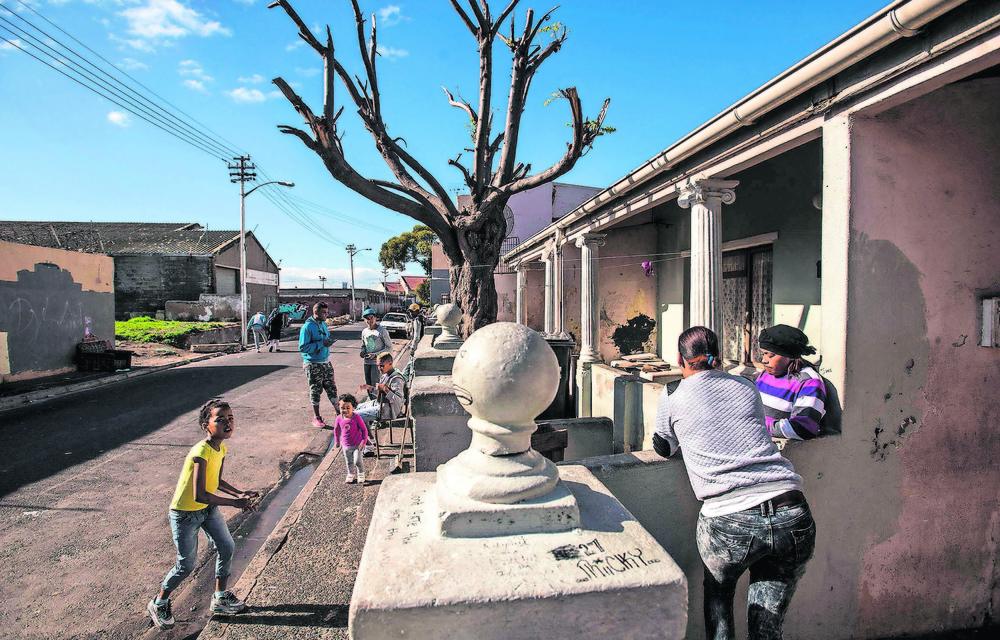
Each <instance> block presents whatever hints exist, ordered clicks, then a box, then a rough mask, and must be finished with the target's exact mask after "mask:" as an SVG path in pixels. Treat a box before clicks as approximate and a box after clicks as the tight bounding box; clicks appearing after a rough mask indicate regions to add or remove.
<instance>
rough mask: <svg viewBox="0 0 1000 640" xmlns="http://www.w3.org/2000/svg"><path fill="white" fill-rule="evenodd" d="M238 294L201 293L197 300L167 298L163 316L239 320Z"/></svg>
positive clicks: (207, 320)
mask: <svg viewBox="0 0 1000 640" xmlns="http://www.w3.org/2000/svg"><path fill="white" fill-rule="evenodd" d="M241 303H242V299H241V298H240V296H238V295H235V296H219V295H215V294H205V293H203V294H201V295H200V296H199V297H198V300H197V301H193V300H191V301H189V300H167V302H166V304H165V306H164V317H165V318H166V319H167V320H182V321H187V322H193V321H200V322H233V321H236V322H238V321H240V317H241V316H240V304H241Z"/></svg>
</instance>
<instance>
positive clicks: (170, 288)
mask: <svg viewBox="0 0 1000 640" xmlns="http://www.w3.org/2000/svg"><path fill="white" fill-rule="evenodd" d="M239 237H240V232H239V231H209V230H208V229H206V228H204V227H202V226H201V225H199V224H197V223H164V222H26V221H3V222H0V240H5V241H7V242H15V243H20V244H27V245H32V246H36V247H48V248H53V249H64V250H68V251H79V252H82V253H96V254H105V255H109V256H111V257H112V258H113V259H114V265H115V275H114V288H115V317H116V318H117V319H124V318H129V317H131V316H134V315H143V314H153V313H156V312H157V311H159V310H162V309H164V308H165V307H166V302H167V301H168V300H198V299H199V296H201V295H202V294H215V295H220V296H233V295H239V294H240V277H239V273H240V249H239ZM246 239H247V240H246V242H247V300H248V305H249V307H250V310H257V309H271V308H273V307H274V306H276V305H277V303H278V265H277V264H276V263H275V262H274V260H272V259H271V257H270V256H269V255H268V254H267V252H266V251H265V250H264V248H263V246H262V245H261V244H260V242H259V241H258V240H257V238H256V236H254V234H253V233H252V232H247V234H246Z"/></svg>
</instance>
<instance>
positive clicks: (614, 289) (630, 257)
mask: <svg viewBox="0 0 1000 640" xmlns="http://www.w3.org/2000/svg"><path fill="white" fill-rule="evenodd" d="M636 218H638V219H635V218H633V219H630V220H629V222H630V226H628V227H624V228H611V229H608V231H607V238H606V240H605V245H604V246H603V247H601V248H600V251H599V254H598V255H599V258H600V260H599V265H600V269H599V275H598V303H599V305H600V309H599V317H598V344H597V350H598V353H600V355H601V358H602V359H603V360H604V362H611V361H612V360H614V359H616V358H618V357H620V356H621V355H622V349H621V348H622V347H624V346H626V345H628V344H633V345H636V346H637V351H634V352H638V353H641V352H647V353H652V352H654V351H655V348H656V344H657V327H658V323H657V322H656V317H657V309H656V299H657V281H656V278H655V277H649V278H647V277H646V275H645V273H644V272H643V270H642V266H641V263H642V262H643V261H645V260H648V259H649V257H650V255H651V254H653V253H654V252H655V251H656V233H655V231H654V229H655V226H654V225H653V224H652V218H651V217H650V216H649V215H648V214H647V215H640V216H636ZM576 281H577V282H579V278H577V280H576ZM616 332H617V333H616ZM630 352H633V351H630ZM594 415H598V414H596V413H595V414H594Z"/></svg>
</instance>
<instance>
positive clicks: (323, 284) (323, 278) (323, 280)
mask: <svg viewBox="0 0 1000 640" xmlns="http://www.w3.org/2000/svg"><path fill="white" fill-rule="evenodd" d="M319 285H320V286H319V288H320V289H326V276H320V277H319Z"/></svg>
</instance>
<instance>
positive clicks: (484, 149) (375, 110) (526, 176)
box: [268, 0, 611, 335]
mask: <svg viewBox="0 0 1000 640" xmlns="http://www.w3.org/2000/svg"><path fill="white" fill-rule="evenodd" d="M449 1H450V2H451V5H452V7H454V9H455V11H456V12H457V13H458V15H459V17H460V18H461V19H462V22H463V23H464V24H465V26H466V27H468V29H469V31H470V32H471V33H472V35H473V36H474V37H475V38H476V41H477V43H478V49H479V100H478V103H477V104H476V106H473V105H472V104H471V103H470V102H468V101H466V100H464V99H462V98H461V96H459V97H458V98H457V99H456V98H455V97H454V96H453V95H452V94H451V93H450V92H449V91H448V90H447V89H445V90H444V93H445V95H446V96H447V98H448V102H449V103H450V104H451V105H452V106H454V107H457V108H459V109H461V110H462V111H464V112H465V113H466V114H467V115H468V118H469V120H470V127H471V129H472V140H473V145H472V148H471V149H467V151H471V152H472V154H473V155H472V159H471V162H469V163H468V166H466V165H464V164H462V163H461V159H462V154H461V153H459V154H458V156H457V157H456V158H455V159H454V160H449V161H448V164H449V165H451V166H454V167H456V168H457V169H458V170H459V171H461V173H462V176H463V178H464V181H465V185H466V186H467V187H468V189H469V193H470V195H471V198H469V204H468V205H466V206H464V207H463V208H461V209H460V208H459V207H458V206H457V205H456V204H455V203H454V202H453V201H452V199H451V196H450V195H449V194H448V192H447V191H446V190H445V189H444V187H442V186H441V183H440V182H439V181H438V180H437V178H435V177H434V175H432V174H431V172H430V171H428V170H427V169H426V168H424V166H423V165H422V164H421V163H420V162H418V161H417V160H416V159H415V158H414V157H413V156H412V155H411V154H410V152H409V151H408V150H407V149H406V143H405V141H404V140H403V139H402V138H398V137H396V138H394V137H392V136H391V135H389V132H388V131H387V128H386V124H385V121H384V120H383V119H382V107H381V102H380V100H381V98H380V93H379V85H378V74H377V72H376V64H375V63H376V59H377V56H378V41H377V30H376V24H375V16H374V15H372V17H371V28H370V30H369V34H368V38H367V43H366V37H365V20H364V17H363V16H362V13H361V8H360V7H359V6H358V2H357V0H351V5H352V6H353V7H354V20H355V23H356V25H357V38H358V45H359V47H360V50H361V59H362V61H363V62H364V69H365V79H364V80H362V79H361V78H359V77H357V76H352V75H351V74H349V73H348V72H347V71H346V70H345V69H344V67H343V66H342V65H341V64H340V62H339V61H338V60H337V59H336V57H335V56H334V47H333V37H332V35H331V34H330V28H329V26H328V27H327V29H326V44H325V45H324V44H322V43H321V42H320V41H319V40H318V39H317V38H316V37H315V36H314V35H313V33H312V32H311V31H310V30H309V28H308V27H307V26H306V25H305V23H304V22H303V21H302V19H301V18H300V17H299V16H298V14H297V13H296V12H295V10H294V9H292V7H291V5H290V4H289V3H288V1H287V0H277V1H276V2H273V3H271V4H270V5H268V7H269V8H274V7H281V8H282V9H284V10H285V13H287V14H288V16H289V17H290V18H291V19H292V21H293V22H294V23H295V24H296V26H298V28H299V37H301V38H302V39H303V40H305V42H306V43H307V44H308V45H309V46H311V47H312V48H313V49H314V50H315V51H316V52H317V53H318V54H319V55H320V56H321V57H322V58H323V61H324V72H325V73H324V75H323V82H324V104H323V113H322V114H321V115H319V116H317V115H316V114H314V113H313V112H312V110H311V109H310V108H309V107H308V106H307V105H306V104H305V102H304V101H303V100H302V98H300V97H299V96H298V95H296V93H295V92H294V91H293V90H292V88H291V87H290V86H289V85H288V83H287V82H285V81H284V80H283V79H281V78H275V79H274V81H273V82H274V84H275V85H277V87H278V89H280V90H281V92H282V93H283V94H284V95H285V97H286V98H287V99H288V101H289V102H291V103H292V106H294V107H295V110H296V111H298V112H299V114H300V115H301V116H302V118H303V119H304V120H305V122H306V124H307V125H308V127H309V132H310V133H311V135H310V133H307V132H306V131H303V130H301V129H296V128H294V127H288V126H280V127H279V129H280V130H281V131H282V133H288V134H292V135H295V136H298V137H299V139H301V140H302V142H303V143H305V145H306V146H307V147H309V148H310V149H312V150H313V151H314V152H315V153H316V154H317V155H319V157H320V158H322V160H323V163H324V164H325V165H326V168H327V170H328V171H329V172H330V174H331V175H332V176H333V177H334V179H336V180H337V181H338V182H340V183H342V184H343V185H345V186H346V187H348V188H349V189H352V190H353V191H355V192H357V193H359V194H361V195H362V196H364V197H365V198H367V199H368V200H371V201H372V202H374V203H376V204H380V205H382V206H383V207H386V208H388V209H391V210H393V211H396V212H398V213H401V214H403V215H406V216H409V217H411V218H413V219H414V220H417V221H418V222H420V223H422V224H425V225H427V226H428V227H429V228H430V229H431V230H432V231H433V232H434V234H435V235H436V236H437V237H438V238H439V239H440V241H441V248H442V249H443V250H444V253H445V255H446V256H447V257H448V260H449V261H450V262H451V270H450V274H449V277H450V280H451V289H452V295H453V296H454V298H453V299H454V301H455V302H456V303H457V304H458V305H459V307H461V309H462V310H463V311H464V312H465V315H466V319H465V325H464V326H463V328H462V329H463V333H464V334H465V335H468V334H470V333H471V332H472V331H474V330H476V329H478V328H480V327H483V326H486V325H488V324H490V323H492V322H495V321H496V317H497V293H496V287H495V284H494V281H493V272H494V270H495V269H496V266H497V264H498V262H499V259H500V247H501V244H502V242H503V239H504V235H505V232H506V225H505V223H504V217H503V210H504V206H505V205H506V204H507V201H508V200H509V199H510V197H511V196H512V195H514V194H515V193H519V192H521V191H526V190H528V189H531V188H532V187H537V186H539V185H542V184H545V183H547V182H550V181H552V180H555V179H556V178H558V177H559V176H561V175H563V174H565V173H566V172H568V171H569V170H570V169H572V168H573V165H575V164H576V161H577V160H578V159H580V157H581V156H583V155H584V154H585V153H586V152H587V151H588V150H589V149H590V148H591V146H592V145H593V143H594V140H595V139H596V138H597V137H598V136H599V135H601V134H602V133H603V132H605V131H609V130H611V129H610V128H605V127H603V121H604V115H605V113H606V112H607V108H608V103H609V102H610V100H605V101H604V105H603V107H602V108H601V111H600V114H599V115H598V117H597V119H596V120H590V119H589V118H584V116H583V110H582V108H581V105H580V98H579V97H578V96H577V92H576V88H575V87H570V88H568V89H560V90H559V91H558V93H557V97H561V98H565V99H566V102H567V103H568V104H569V108H570V113H571V123H570V124H571V125H572V127H573V139H572V141H571V142H569V143H568V144H567V149H566V152H565V154H563V156H562V158H560V159H559V161H557V162H556V163H555V164H553V165H552V166H551V167H549V168H547V169H545V170H544V171H541V172H539V173H535V174H532V173H531V165H530V164H523V163H520V162H518V161H517V145H518V134H519V132H520V128H521V116H522V114H523V113H524V108H525V104H526V102H527V98H528V89H529V87H530V86H531V80H532V78H533V77H534V75H535V73H536V72H537V71H538V67H539V66H541V64H542V63H543V62H545V60H546V59H548V57H549V56H551V55H552V54H553V53H555V52H557V51H558V50H559V49H560V48H561V47H562V45H563V43H564V42H565V41H566V37H567V35H568V31H567V30H566V28H565V27H563V26H562V25H560V24H559V23H555V24H554V25H553V24H550V23H549V21H550V18H551V16H552V13H553V11H555V9H553V10H552V11H549V12H548V13H546V14H545V15H543V16H542V17H541V18H540V19H539V20H535V14H534V12H533V11H532V10H531V9H529V10H528V11H527V15H526V17H525V23H524V28H523V29H522V30H521V31H520V33H517V32H516V31H515V29H514V18H513V16H512V12H513V10H514V8H515V7H516V6H517V4H518V2H519V0H512V1H511V2H510V4H509V5H507V8H505V9H504V10H503V11H502V12H501V13H500V15H498V16H497V17H496V19H494V18H493V17H492V15H491V13H490V7H489V4H488V3H487V1H486V0H479V2H477V0H466V2H467V3H468V5H469V9H470V10H471V11H469V12H467V11H466V10H464V9H463V8H462V7H461V6H460V5H459V0H449ZM508 17H509V18H510V35H509V36H504V35H502V34H501V33H500V28H501V24H502V23H503V22H504V21H506V20H507V18H508ZM546 37H548V38H549V39H548V41H547V42H545V39H546ZM497 39H499V40H501V41H502V42H503V43H505V44H506V45H507V47H508V48H509V49H510V52H511V57H512V65H511V85H510V92H509V93H508V96H507V116H506V122H505V124H504V128H503V131H500V132H498V133H496V134H495V135H494V133H493V116H492V113H493V112H492V111H491V105H492V99H493V47H494V44H495V43H496V40H497ZM337 78H340V81H341V82H342V83H343V85H344V87H345V88H346V90H347V94H348V96H349V98H350V101H351V102H352V103H353V104H354V106H355V107H356V108H357V112H358V115H359V116H360V117H361V121H362V123H363V124H364V126H365V128H366V129H368V131H369V133H371V135H372V138H373V139H374V141H375V148H376V149H378V152H379V153H380V154H381V155H382V158H383V160H384V161H385V163H386V164H387V165H388V167H389V169H390V170H391V171H392V173H393V175H394V176H395V177H396V182H391V181H386V180H376V179H372V178H366V177H364V176H362V175H361V174H359V173H358V172H357V171H355V169H354V167H352V166H351V164H350V162H348V160H347V158H346V157H345V156H344V148H343V146H342V145H341V138H343V133H341V132H340V131H338V128H337V120H338V118H339V117H340V115H341V113H342V112H343V110H344V108H343V107H340V108H339V109H335V107H334V100H333V97H334V83H335V81H336V79H337ZM442 88H443V87H442Z"/></svg>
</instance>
